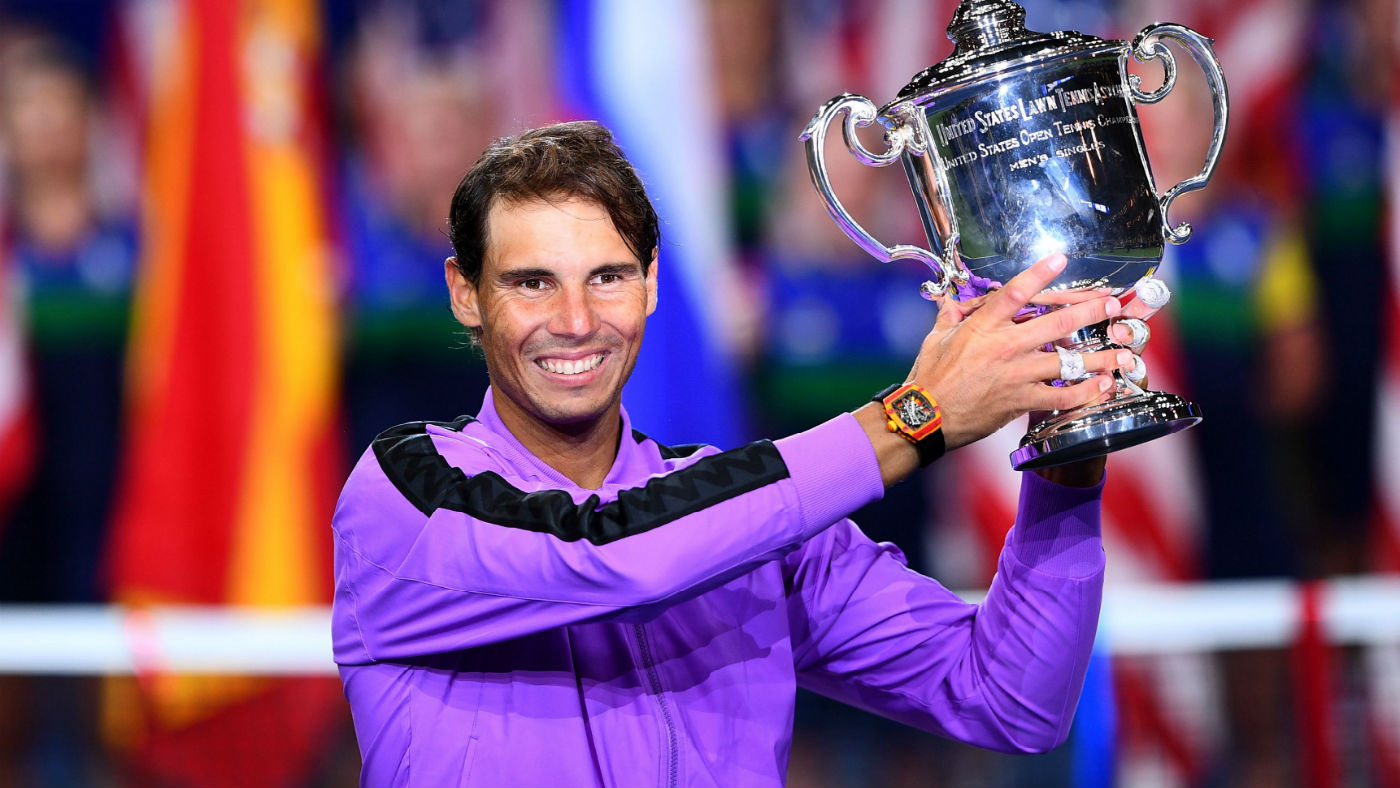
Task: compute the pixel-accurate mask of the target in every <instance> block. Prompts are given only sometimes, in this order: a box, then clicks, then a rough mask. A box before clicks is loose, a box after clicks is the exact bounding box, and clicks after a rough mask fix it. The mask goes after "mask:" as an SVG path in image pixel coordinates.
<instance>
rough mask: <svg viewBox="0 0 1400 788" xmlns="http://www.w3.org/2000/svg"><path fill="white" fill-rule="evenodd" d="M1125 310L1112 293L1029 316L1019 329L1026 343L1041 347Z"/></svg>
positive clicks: (1025, 345) (1027, 345)
mask: <svg viewBox="0 0 1400 788" xmlns="http://www.w3.org/2000/svg"><path fill="white" fill-rule="evenodd" d="M988 308H990V307H988ZM1122 311H1123V305H1122V304H1120V303H1119V302H1118V299H1116V298H1113V297H1112V296H1108V297H1104V298H1096V299H1094V300H1093V301H1086V302H1084V303H1082V304H1075V305H1074V306H1067V307H1063V308H1060V309H1056V310H1055V311H1054V312H1049V313H1047V314H1044V315H1041V316H1040V317H1037V318H1036V319H1034V320H1027V321H1026V322H1024V323H1022V324H1021V325H1020V326H1019V327H1017V329H1016V330H1017V331H1019V332H1021V342H1022V346H1023V347H1028V348H1031V347H1038V346H1040V345H1048V344H1050V343H1052V342H1054V341H1055V340H1057V339H1063V338H1065V337H1067V336H1069V335H1070V334H1073V333H1074V332H1076V331H1078V330H1079V329H1081V328H1083V327H1085V326H1092V325H1093V324H1095V323H1102V322H1103V321H1105V320H1108V319H1109V318H1111V317H1116V316H1117V315H1118V314H1119V313H1121V312H1122Z"/></svg>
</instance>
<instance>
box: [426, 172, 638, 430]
mask: <svg viewBox="0 0 1400 788" xmlns="http://www.w3.org/2000/svg"><path fill="white" fill-rule="evenodd" d="M487 226H488V228H489V235H490V242H489V244H488V248H487V250H486V259H485V260H484V261H483V263H482V268H481V281H480V283H479V284H477V285H475V286H474V285H472V283H471V282H470V281H469V280H467V279H466V278H465V277H463V276H462V275H461V274H460V273H459V272H458V271H457V269H456V266H455V265H453V261H452V260H450V259H449V260H448V264H447V266H446V273H447V285H448V289H449V291H450V292H451V296H452V311H453V313H454V314H455V315H456V316H457V319H458V320H459V321H460V322H461V323H462V325H464V326H467V327H468V328H476V327H480V329H481V346H482V349H483V350H484V351H485V354H486V366H487V369H488V370H489V371H490V374H491V384H492V386H493V387H494V388H495V390H496V392H497V394H498V396H497V397H496V406H497V409H498V410H501V411H502V413H503V415H504V416H507V417H509V416H511V415H516V416H522V417H526V418H530V419H533V420H535V421H537V422H543V423H544V424H547V425H550V426H555V427H565V426H568V425H584V424H587V423H589V422H592V421H596V420H597V419H599V418H602V417H604V416H607V415H609V414H610V413H612V412H615V408H616V406H617V404H618V403H619V402H620V401H621V397H622V384H623V383H625V382H627V377H628V375H630V374H631V373H632V366H633V364H635V363H636V361H637V351H638V350H639V349H640V348H641V344H642V331H643V328H644V326H645V324H646V318H647V315H650V314H651V313H652V310H654V309H655V308H656V263H655V261H654V260H653V262H652V265H651V266H650V267H649V270H648V272H647V274H645V275H643V273H642V265H641V263H640V262H639V261H638V260H637V258H636V256H635V255H634V254H632V251H631V250H630V249H628V248H627V244H626V243H625V242H624V241H623V240H622V236H621V235H618V233H617V230H616V229H614V227H613V223H612V220H611V219H610V218H609V217H608V212H607V210H606V209H605V208H603V207H602V206H600V205H598V204H597V203H594V202H590V201H586V200H580V199H569V200H564V201H558V202H552V203H550V202H543V201H539V200H531V201H526V202H519V203H504V204H503V203H497V204H496V205H495V206H493V207H492V208H491V212H490V214H488V216H487Z"/></svg>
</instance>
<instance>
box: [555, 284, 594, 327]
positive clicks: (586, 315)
mask: <svg viewBox="0 0 1400 788" xmlns="http://www.w3.org/2000/svg"><path fill="white" fill-rule="evenodd" d="M556 304H557V308H556V309H555V310H554V314H553V315H552V316H551V318H550V324H549V331H550V333H552V334H554V335H556V336H566V337H586V336H589V335H591V334H592V333H593V332H594V331H597V330H598V313H597V311H596V310H595V309H594V304H593V299H592V298H591V296H590V294H589V292H588V289H587V288H586V287H564V288H563V289H562V290H561V291H560V293H559V297H558V298H557V299H556Z"/></svg>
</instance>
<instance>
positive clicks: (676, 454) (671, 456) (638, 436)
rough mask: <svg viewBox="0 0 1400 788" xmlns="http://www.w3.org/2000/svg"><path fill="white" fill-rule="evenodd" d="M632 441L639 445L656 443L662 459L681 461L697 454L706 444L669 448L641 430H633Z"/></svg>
mask: <svg viewBox="0 0 1400 788" xmlns="http://www.w3.org/2000/svg"><path fill="white" fill-rule="evenodd" d="M632 439H633V440H635V441H636V442H638V443H642V442H643V441H651V442H652V443H655V444H656V448H657V449H658V450H660V452H661V459H663V460H679V459H681V458H683V457H689V456H690V455H692V454H694V453H695V452H697V451H700V450H701V449H703V448H705V444H703V443H683V444H681V445H679V446H667V445H666V444H664V443H662V442H661V441H659V440H656V439H654V438H652V437H650V436H648V435H647V434H646V433H644V432H641V431H639V430H632Z"/></svg>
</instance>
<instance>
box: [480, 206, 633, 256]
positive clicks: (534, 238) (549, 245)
mask: <svg viewBox="0 0 1400 788" xmlns="http://www.w3.org/2000/svg"><path fill="white" fill-rule="evenodd" d="M576 223H583V226H584V227H585V228H588V229H587V230H585V233H586V234H587V235H588V236H589V237H588V238H587V240H588V241H589V242H591V243H592V244H595V245H594V246H593V247H592V248H593V250H594V251H595V252H596V251H597V246H596V244H598V243H601V244H602V245H603V246H609V245H614V244H615V249H613V250H612V252H613V253H612V254H610V255H608V259H607V260H605V261H597V260H595V261H594V262H595V263H598V264H600V265H601V264H610V265H615V264H635V265H637V266H641V261H640V260H637V259H636V255H635V254H633V253H632V251H631V247H630V246H629V245H628V243H627V240H626V239H625V238H623V237H622V234H621V233H619V232H618V231H617V228H616V226H614V225H613V222H612V218H611V216H610V215H609V214H608V212H607V209H606V208H605V207H603V205H602V204H600V203H598V202H596V201H593V200H590V199H587V198H583V197H568V196H561V197H560V198H558V199H545V198H539V197H529V196H527V197H522V198H511V199H506V198H500V199H498V200H496V201H495V202H493V203H492V205H491V209H490V211H489V212H488V214H487V224H486V230H487V233H486V245H485V246H486V248H485V249H484V250H483V251H484V252H485V254H484V256H483V260H482V262H483V264H484V266H485V267H486V268H488V269H495V268H500V267H502V266H508V267H510V268H515V267H518V265H520V264H526V265H528V266H529V267H532V268H534V267H541V266H543V267H551V265H552V263H558V264H565V263H574V262H577V257H576V253H577V252H578V251H579V250H578V249H577V248H576V247H575V246H574V245H573V244H572V243H571V240H572V239H570V238H569V236H570V235H572V234H574V233H577V232H578V225H577V224H576ZM590 225H591V227H590ZM592 233H601V234H602V235H601V236H599V235H592ZM600 238H601V240H600ZM507 252H508V254H507ZM503 256H505V257H508V258H510V259H507V260H502V259H501V258H502V257H503Z"/></svg>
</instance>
